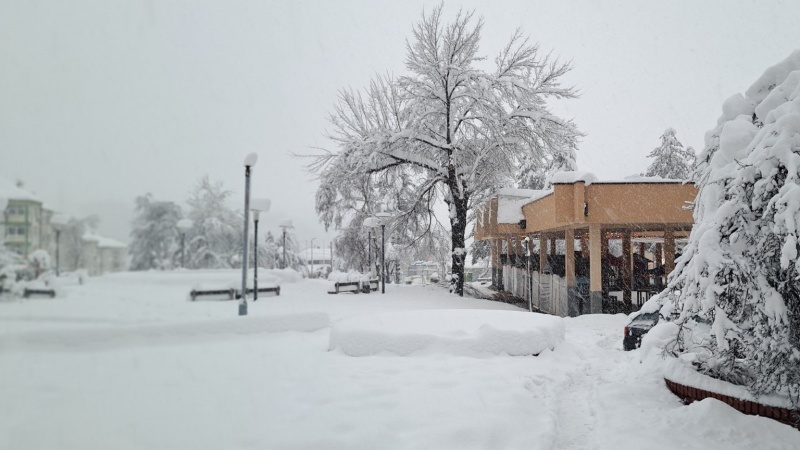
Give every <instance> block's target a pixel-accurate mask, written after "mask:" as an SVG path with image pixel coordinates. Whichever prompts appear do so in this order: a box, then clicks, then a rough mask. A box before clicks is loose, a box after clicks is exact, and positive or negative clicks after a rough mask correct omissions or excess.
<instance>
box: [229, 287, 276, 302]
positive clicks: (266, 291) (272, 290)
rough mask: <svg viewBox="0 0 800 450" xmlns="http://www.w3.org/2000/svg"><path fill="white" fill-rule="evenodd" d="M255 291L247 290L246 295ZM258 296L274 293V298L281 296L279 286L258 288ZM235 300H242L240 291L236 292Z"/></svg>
mask: <svg viewBox="0 0 800 450" xmlns="http://www.w3.org/2000/svg"><path fill="white" fill-rule="evenodd" d="M254 292H255V290H254V289H253V288H247V293H248V294H252V293H254ZM258 293H259V294H270V293H274V294H275V295H276V296H277V295H281V287H280V286H267V287H260V288H258ZM236 298H237V299H239V298H242V292H241V291H240V290H238V289H237V290H236Z"/></svg>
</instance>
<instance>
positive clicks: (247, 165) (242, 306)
mask: <svg viewBox="0 0 800 450" xmlns="http://www.w3.org/2000/svg"><path fill="white" fill-rule="evenodd" d="M256 161H258V155H257V154H255V153H250V154H249V155H247V156H246V157H245V158H244V239H243V241H244V245H242V299H241V301H240V302H239V315H240V316H246V315H247V248H248V246H249V245H248V242H247V241H248V237H249V236H248V234H247V232H248V228H249V225H250V169H251V168H252V167H253V166H255V165H256Z"/></svg>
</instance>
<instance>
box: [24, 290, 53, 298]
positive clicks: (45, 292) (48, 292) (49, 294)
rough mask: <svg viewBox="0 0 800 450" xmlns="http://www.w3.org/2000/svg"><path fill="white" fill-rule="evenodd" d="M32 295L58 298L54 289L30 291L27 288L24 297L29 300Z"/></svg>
mask: <svg viewBox="0 0 800 450" xmlns="http://www.w3.org/2000/svg"><path fill="white" fill-rule="evenodd" d="M32 295H41V296H47V297H50V298H55V297H56V291H55V290H54V289H29V288H25V290H24V291H22V296H23V297H24V298H28V297H30V296H32Z"/></svg>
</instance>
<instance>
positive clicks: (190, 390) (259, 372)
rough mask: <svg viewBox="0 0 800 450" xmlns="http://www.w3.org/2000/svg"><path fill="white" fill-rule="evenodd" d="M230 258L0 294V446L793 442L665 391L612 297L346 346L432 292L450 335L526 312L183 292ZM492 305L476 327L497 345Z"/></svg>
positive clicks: (229, 274) (708, 403) (418, 295)
mask: <svg viewBox="0 0 800 450" xmlns="http://www.w3.org/2000/svg"><path fill="white" fill-rule="evenodd" d="M238 276H239V274H238V272H236V271H191V272H190V271H177V272H171V273H164V272H149V273H122V274H115V275H106V276H104V277H100V278H91V279H89V281H88V282H87V283H86V284H84V285H77V284H74V285H68V286H63V287H62V289H61V290H60V291H59V297H57V298H55V299H49V298H42V299H30V300H25V301H11V300H8V299H4V300H3V301H0V449H6V448H7V449H56V448H57V449H82V450H83V449H109V448H114V449H141V448H154V449H155V448H157V449H191V450H198V449H221V448H225V449H240V448H294V449H312V448H315V449H316V448H325V449H336V448H348V449H349V448H363V449H374V448H437V449H438V448H441V449H451V448H452V449H456V448H458V449H464V448H487V449H503V448H524V449H584V448H592V449H614V450H619V449H626V448H630V449H642V448H663V449H670V448H674V449H695V448H696V449H713V448H719V449H735V448H741V449H752V448H770V449H782V448H786V449H796V448H798V447H800V433H798V431H796V430H794V429H792V428H789V427H788V426H785V425H781V424H779V423H776V422H773V421H771V420H768V419H764V418H760V417H752V416H745V415H742V414H740V413H738V412H736V411H734V410H733V409H731V408H729V407H728V406H726V405H724V404H722V403H720V402H718V401H716V400H711V399H709V400H704V401H702V402H698V403H695V404H693V405H690V406H684V405H682V404H681V402H680V401H679V400H678V399H677V398H676V397H674V396H673V395H672V394H671V393H669V391H667V389H666V387H665V386H664V382H663V378H662V376H661V372H660V370H661V368H660V365H659V364H658V359H657V358H645V361H644V362H640V352H639V351H634V352H623V351H622V345H621V333H622V328H623V326H624V325H625V324H626V322H627V318H626V317H625V316H623V315H616V316H608V315H594V316H582V317H578V318H574V319H564V320H563V326H564V330H565V333H564V335H563V341H561V340H560V339H558V340H556V341H555V342H556V343H555V344H554V349H553V350H552V351H551V350H549V349H543V350H542V351H541V353H540V354H539V355H538V356H509V355H508V354H505V353H504V352H499V354H498V353H497V352H495V351H488V352H484V351H480V350H476V351H474V352H469V351H467V352H465V351H463V348H462V347H459V348H460V349H461V350H459V351H455V352H448V350H447V349H448V348H449V347H448V346H443V347H439V348H438V350H437V351H422V352H419V351H412V352H410V353H409V354H408V355H407V356H398V355H397V354H395V353H391V352H379V353H377V354H373V355H371V356H360V357H353V356H348V355H347V354H346V353H345V352H344V351H343V350H342V349H341V348H339V347H337V346H333V349H332V350H331V348H332V346H331V341H330V337H331V333H332V330H335V329H338V330H340V331H341V330H344V331H349V332H353V331H354V330H355V331H358V330H363V329H366V328H369V332H370V333H371V334H369V336H373V337H375V336H380V334H381V332H382V329H381V327H379V326H376V325H375V324H376V320H378V321H380V320H381V319H380V318H391V320H390V322H391V323H390V324H387V327H388V328H386V330H385V333H386V335H389V334H391V335H392V336H394V338H395V341H396V340H397V339H400V340H402V335H403V332H404V329H405V328H404V326H403V325H402V323H403V318H405V319H406V322H405V323H409V321H408V319H411V320H413V319H414V317H420V316H419V313H418V312H413V311H418V310H436V311H431V314H435V315H437V317H446V318H447V323H448V327H449V328H448V329H447V330H445V331H443V335H447V336H449V337H448V339H449V338H452V337H454V336H456V337H457V336H459V335H460V333H462V331H463V330H459V329H457V328H458V327H457V324H458V321H459V320H465V321H466V322H467V324H466V325H465V327H467V328H469V327H472V328H475V327H476V324H475V323H474V321H475V318H476V316H479V313H476V312H474V311H463V312H457V313H453V314H448V313H447V311H446V310H455V309H459V310H497V311H507V312H508V314H511V316H509V317H512V316H513V317H514V320H510V321H509V322H508V323H509V324H510V325H509V327H508V330H506V331H507V335H506V336H508V339H510V340H513V337H514V336H519V335H520V334H519V333H516V334H515V330H516V331H518V332H519V331H520V330H518V329H517V328H518V327H519V324H520V323H523V322H525V320H527V319H523V320H522V321H521V322H517V320H516V317H517V316H515V315H514V314H525V315H527V314H529V313H526V312H521V310H519V309H517V308H515V307H513V306H510V305H506V304H503V303H499V302H491V301H485V300H477V299H469V298H463V299H462V298H457V297H454V296H451V295H449V294H447V293H446V291H445V290H444V289H442V288H439V287H436V286H405V285H403V286H395V285H387V287H386V294H385V295H381V294H379V293H372V294H340V295H328V294H326V291H327V288H328V282H327V281H321V280H306V281H299V282H292V281H293V279H292V277H291V276H288V275H287V274H273V276H274V277H276V278H280V279H281V280H282V281H281V284H282V286H281V295H280V297H267V298H261V299H259V300H258V301H257V302H255V303H250V311H249V312H250V315H248V316H247V317H237V316H236V314H237V304H236V302H235V301H216V300H198V301H196V302H190V301H187V294H188V292H189V290H190V289H191V288H192V286H198V285H203V286H215V285H222V286H227V285H230V284H231V283H232V282H235V281H236V280H238V279H239V278H238ZM265 277H268V276H267V275H265ZM260 282H261V281H260ZM263 282H264V283H266V282H267V281H263ZM395 312H403V314H399V315H398V314H393V313H395ZM512 313H513V314H512ZM356 316H361V317H356ZM501 317H503V313H497V312H492V313H491V314H487V322H491V323H489V324H488V325H487V327H489V329H491V330H495V331H496V332H495V333H494V334H492V333H489V334H488V335H490V336H495V338H496V337H497V336H501V338H499V339H500V343H499V344H497V345H501V346H502V341H503V338H502V336H503V335H502V333H500V332H499V331H497V330H498V328H503V326H504V325H503V322H502V320H501V321H500V322H498V318H501ZM534 322H535V320H534ZM359 324H362V325H363V324H367V325H363V326H362V325H359ZM454 324H455V325H454ZM418 325H419V324H418ZM423 325H424V326H423ZM551 325H552V324H551ZM337 326H338V328H337ZM429 326H430V323H426V324H422V325H419V326H411V327H409V328H408V329H413V330H416V332H419V330H420V329H427V328H428V327H429ZM531 326H536V324H535V323H532V324H531ZM359 327H361V328H359ZM478 328H480V326H478ZM287 330H288V331H287ZM484 331H485V330H484ZM556 334H557V333H556ZM475 336H481V334H480V333H477V334H475V335H473V336H472V338H474V337H475ZM456 347H457V346H456ZM492 348H493V349H495V350H496V348H497V347H496V346H494V347H492ZM370 353H374V348H371V351H370Z"/></svg>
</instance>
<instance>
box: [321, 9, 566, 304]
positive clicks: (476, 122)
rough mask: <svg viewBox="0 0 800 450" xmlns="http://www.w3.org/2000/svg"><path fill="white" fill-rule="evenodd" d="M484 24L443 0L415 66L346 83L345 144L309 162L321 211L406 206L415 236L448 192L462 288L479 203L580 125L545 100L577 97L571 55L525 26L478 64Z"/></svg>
mask: <svg viewBox="0 0 800 450" xmlns="http://www.w3.org/2000/svg"><path fill="white" fill-rule="evenodd" d="M482 28H483V20H482V19H477V20H476V19H475V18H474V13H473V12H467V13H464V12H459V14H458V15H457V16H456V18H455V20H454V21H453V22H452V23H449V24H445V23H443V20H442V6H439V7H437V8H435V9H434V10H433V11H432V12H431V13H430V14H426V13H423V15H422V20H421V21H420V22H419V23H417V24H415V25H414V27H413V38H412V39H411V40H410V41H408V42H407V57H406V67H407V69H408V71H409V74H408V75H405V76H401V77H399V78H393V77H391V76H379V77H376V78H375V79H374V80H373V81H372V82H371V84H370V86H369V88H368V89H366V90H365V91H364V92H363V93H362V92H356V91H353V90H344V91H342V92H341V94H340V99H339V102H338V104H337V105H336V107H335V110H334V113H333V114H332V118H331V122H332V124H333V132H332V135H331V138H332V140H333V141H334V142H335V143H336V144H337V145H338V147H339V151H338V152H336V153H333V152H330V153H325V154H323V155H318V156H317V157H316V159H315V160H314V162H313V163H312V164H311V166H310V168H311V170H312V171H313V172H315V173H317V174H318V175H319V178H320V181H321V183H320V187H319V190H318V192H317V211H318V213H319V215H320V217H321V219H322V221H323V222H324V223H325V224H326V225H327V226H330V225H333V226H336V227H342V226H347V224H349V222H350V220H351V219H352V218H353V217H354V216H356V215H364V214H370V213H372V212H374V211H375V210H376V209H377V208H378V206H377V205H387V206H389V207H390V208H392V209H396V210H397V211H398V212H399V213H400V214H399V217H398V218H397V221H398V222H399V224H397V225H398V226H395V227H394V228H395V229H396V230H400V232H403V233H408V234H409V235H416V236H417V237H419V236H421V235H424V234H427V233H429V230H430V229H431V226H432V224H433V223H434V222H435V220H436V219H435V217H434V214H433V207H434V205H435V203H436V202H437V201H439V200H443V201H444V202H445V203H446V205H447V207H448V210H449V212H450V214H449V222H450V223H449V225H450V230H451V233H452V238H451V252H452V253H451V256H452V270H453V274H454V275H455V277H454V279H455V286H454V288H455V289H454V290H455V292H457V293H458V294H460V295H463V273H464V258H465V253H466V250H465V248H464V247H465V245H464V241H465V230H466V226H467V222H468V220H469V214H470V210H471V208H472V207H473V206H474V205H476V204H479V203H481V202H483V201H484V200H485V199H486V198H487V196H488V194H489V193H490V192H491V191H493V190H494V189H496V188H497V187H500V186H508V185H513V184H515V182H514V178H515V176H516V175H517V174H518V171H519V169H520V167H521V166H522V164H523V162H531V161H534V162H535V161H552V160H554V159H555V158H554V157H553V155H554V154H556V153H559V152H573V151H574V150H575V148H576V140H577V138H578V136H580V133H579V132H578V130H577V129H576V127H575V125H574V124H573V123H572V122H571V121H570V120H565V119H562V118H560V117H557V116H555V115H553V114H552V113H551V112H550V110H549V109H548V107H547V104H546V102H547V100H551V99H569V98H574V97H575V96H576V93H575V91H574V89H573V88H572V87H565V86H562V85H561V78H562V76H563V75H564V74H566V73H567V72H568V71H569V70H570V65H569V64H564V63H560V62H558V61H554V60H551V59H550V57H549V56H547V55H545V56H543V55H541V54H540V52H539V48H538V46H536V45H534V44H531V43H530V42H529V40H528V39H527V38H525V37H524V36H523V35H522V33H521V32H519V31H517V32H516V33H514V35H513V36H512V38H511V40H510V41H509V43H508V45H507V46H506V47H505V48H504V49H503V50H502V51H501V52H500V53H499V55H498V56H497V57H496V58H495V59H494V66H495V68H494V69H493V71H491V72H488V71H485V70H483V69H481V68H479V67H478V65H479V63H480V62H481V61H482V60H484V57H482V56H481V55H480V54H479V51H478V45H479V43H480V38H481V31H482ZM570 155H571V154H570ZM569 157H571V156H569Z"/></svg>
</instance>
